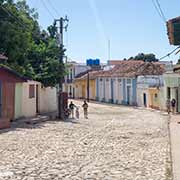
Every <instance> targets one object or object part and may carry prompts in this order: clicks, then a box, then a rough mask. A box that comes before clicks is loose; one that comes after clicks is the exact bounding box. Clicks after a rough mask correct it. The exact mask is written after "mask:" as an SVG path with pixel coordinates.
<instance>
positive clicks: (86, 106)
mask: <svg viewBox="0 0 180 180" xmlns="http://www.w3.org/2000/svg"><path fill="white" fill-rule="evenodd" d="M82 107H83V110H84V118H85V119H88V104H87V102H86V101H84V104H83V105H82Z"/></svg>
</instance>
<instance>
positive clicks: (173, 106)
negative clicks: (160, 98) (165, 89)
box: [171, 98, 176, 114]
mask: <svg viewBox="0 0 180 180" xmlns="http://www.w3.org/2000/svg"><path fill="white" fill-rule="evenodd" d="M171 107H172V113H173V114H174V113H175V108H176V100H175V99H174V98H173V99H172V101H171Z"/></svg>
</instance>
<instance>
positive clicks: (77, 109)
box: [76, 107, 79, 119]
mask: <svg viewBox="0 0 180 180" xmlns="http://www.w3.org/2000/svg"><path fill="white" fill-rule="evenodd" d="M76 118H77V119H79V108H78V107H76Z"/></svg>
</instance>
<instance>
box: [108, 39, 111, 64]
mask: <svg viewBox="0 0 180 180" xmlns="http://www.w3.org/2000/svg"><path fill="white" fill-rule="evenodd" d="M110 53H111V42H110V39H108V60H109V61H110V60H111V59H110V58H111V54H110Z"/></svg>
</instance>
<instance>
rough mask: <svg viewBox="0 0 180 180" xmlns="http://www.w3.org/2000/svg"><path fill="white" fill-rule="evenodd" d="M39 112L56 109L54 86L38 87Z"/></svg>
mask: <svg viewBox="0 0 180 180" xmlns="http://www.w3.org/2000/svg"><path fill="white" fill-rule="evenodd" d="M39 101H40V113H47V112H54V111H57V90H56V88H51V87H47V88H40V100H39Z"/></svg>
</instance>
